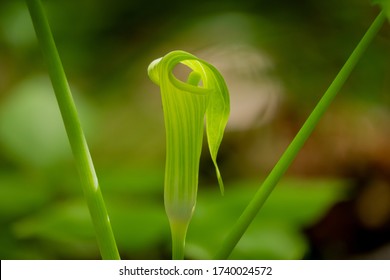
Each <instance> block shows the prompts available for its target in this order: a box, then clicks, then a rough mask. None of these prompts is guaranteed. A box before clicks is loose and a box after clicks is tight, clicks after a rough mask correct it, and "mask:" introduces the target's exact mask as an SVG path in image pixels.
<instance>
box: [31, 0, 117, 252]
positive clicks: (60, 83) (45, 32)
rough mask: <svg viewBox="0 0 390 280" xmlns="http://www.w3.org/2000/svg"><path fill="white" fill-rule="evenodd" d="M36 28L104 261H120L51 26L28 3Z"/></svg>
mask: <svg viewBox="0 0 390 280" xmlns="http://www.w3.org/2000/svg"><path fill="white" fill-rule="evenodd" d="M26 2H27V6H28V9H29V11H30V15H31V19H32V22H33V24H34V28H35V32H36V34H37V38H38V41H39V44H40V46H41V49H42V52H43V56H44V59H45V60H46V63H47V64H48V70H49V75H50V79H51V82H52V85H53V88H54V92H55V95H56V98H57V102H58V105H59V108H60V111H61V115H62V119H63V121H64V125H65V129H66V132H67V134H68V139H69V142H70V146H71V148H72V152H73V156H74V157H75V161H76V165H77V168H78V171H79V174H80V177H81V183H82V187H83V191H84V195H85V198H86V201H87V204H88V207H89V211H90V215H91V218H92V222H93V225H94V227H95V231H96V234H97V241H98V245H99V249H100V253H101V255H102V258H103V259H120V257H119V253H118V249H117V247H116V243H115V238H114V234H113V232H112V229H111V224H110V220H109V217H108V213H107V210H106V207H105V204H104V200H103V196H102V194H101V191H100V188H99V183H98V180H97V176H96V173H95V169H94V166H93V162H92V159H91V156H90V153H89V150H88V146H87V142H86V140H85V137H84V133H83V130H82V128H81V124H80V120H79V117H78V114H77V110H76V106H75V104H74V101H73V98H72V94H71V92H70V89H69V85H68V82H67V79H66V76H65V72H64V69H63V67H62V63H61V60H60V57H59V55H58V52H57V48H56V46H55V43H54V39H53V36H52V34H51V31H50V26H49V23H48V21H47V19H46V16H45V13H44V10H43V7H42V4H41V2H40V0H26Z"/></svg>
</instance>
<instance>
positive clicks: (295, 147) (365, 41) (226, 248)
mask: <svg viewBox="0 0 390 280" xmlns="http://www.w3.org/2000/svg"><path fill="white" fill-rule="evenodd" d="M385 19H386V17H385V15H384V13H383V12H382V13H380V14H379V15H378V17H377V18H376V19H375V21H374V22H373V23H372V25H371V26H370V28H369V29H368V30H367V32H366V34H365V35H364V36H363V38H362V39H361V41H360V42H359V44H358V45H357V47H356V48H355V50H354V51H353V52H352V54H351V56H350V57H349V58H348V60H347V62H346V63H345V64H344V66H343V67H342V68H341V70H340V72H339V73H338V75H337V76H336V78H335V79H334V80H333V82H332V84H331V85H330V86H329V88H328V90H327V91H326V92H325V94H324V95H323V97H322V98H321V100H320V101H319V103H318V104H317V106H316V107H315V108H314V110H313V112H312V113H311V114H310V116H309V117H308V119H307V120H306V122H305V123H304V124H303V126H302V128H301V129H300V131H299V132H298V134H297V135H296V136H295V138H294V140H293V141H292V142H291V144H290V145H289V146H288V148H287V149H286V151H285V152H284V154H283V155H282V157H281V158H280V160H279V161H278V162H277V164H276V165H275V167H274V168H273V170H272V171H271V173H270V174H269V175H268V177H267V178H266V179H265V181H264V182H263V184H262V186H261V187H260V188H259V189H258V191H257V192H256V194H255V196H254V198H253V199H252V201H251V202H250V203H249V204H248V206H247V207H246V209H245V210H244V212H243V213H242V214H241V216H240V218H239V219H238V221H237V223H236V224H235V226H234V227H233V229H232V230H231V232H230V233H229V234H228V236H227V238H226V239H225V241H224V243H223V247H222V248H221V250H220V251H219V252H218V253H217V255H216V256H215V259H226V258H228V257H229V255H230V254H231V252H232V251H233V249H234V247H235V246H236V244H237V243H238V241H239V240H240V239H241V237H242V235H243V234H244V233H245V231H246V230H247V228H248V226H249V225H250V224H251V222H252V221H253V219H254V218H255V216H256V215H257V213H258V212H259V210H260V208H261V207H262V206H263V204H264V202H265V201H266V199H267V198H268V196H269V195H270V194H271V192H272V190H273V189H274V188H275V186H276V184H277V183H278V182H279V180H280V179H281V178H282V176H283V174H284V173H285V172H286V171H287V169H288V168H289V166H290V165H291V163H292V162H293V161H294V159H295V157H296V156H297V154H298V152H299V151H300V149H301V148H302V147H303V145H304V143H305V142H306V140H307V139H308V138H309V136H310V134H311V133H312V132H313V130H314V128H315V126H316V125H317V124H318V122H319V121H320V119H321V117H322V115H323V114H324V113H325V112H326V110H327V109H328V107H329V105H330V104H331V102H332V100H333V99H334V97H335V96H336V95H337V93H338V92H339V90H340V89H341V87H342V86H343V85H344V83H345V81H346V80H347V78H348V77H349V75H350V73H351V71H352V70H353V68H354V67H355V65H356V64H357V62H358V61H359V59H360V57H361V56H362V55H363V53H364V51H365V50H366V49H367V47H368V46H369V44H370V43H371V41H372V40H373V38H374V37H375V35H376V34H377V33H378V31H379V29H380V28H381V26H382V25H383V23H384V21H385Z"/></svg>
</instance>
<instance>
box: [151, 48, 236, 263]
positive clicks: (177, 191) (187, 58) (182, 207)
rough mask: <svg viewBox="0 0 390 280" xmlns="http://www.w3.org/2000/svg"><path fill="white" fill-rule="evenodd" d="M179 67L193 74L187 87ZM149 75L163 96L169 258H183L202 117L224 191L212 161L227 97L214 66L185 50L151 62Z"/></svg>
mask: <svg viewBox="0 0 390 280" xmlns="http://www.w3.org/2000/svg"><path fill="white" fill-rule="evenodd" d="M179 63H182V64H184V65H186V66H188V67H189V68H190V69H191V70H192V72H191V73H190V74H189V76H188V78H187V81H186V82H183V81H181V80H179V79H178V78H177V77H176V76H175V75H174V74H173V69H174V68H175V66H177V65H178V64H179ZM148 74H149V77H150V79H151V80H152V81H153V82H154V83H155V84H157V85H159V86H160V91H161V97H162V105H163V110H164V119H165V128H166V166H165V182H164V204H165V210H166V213H167V215H168V219H169V223H170V227H171V233H172V248H173V249H172V252H173V258H174V259H182V258H183V257H184V243H185V236H186V232H187V228H188V225H189V222H190V220H191V218H192V214H193V211H194V208H195V203H196V196H197V191H198V173H199V160H200V154H201V150H202V140H203V131H204V123H205V121H204V119H205V117H206V134H207V141H208V146H209V150H210V154H211V158H212V160H213V162H214V165H215V170H216V174H217V178H218V182H219V186H220V189H221V192H222V193H223V192H224V187H223V183H222V179H221V175H220V172H219V169H218V165H217V161H216V160H217V153H218V149H219V146H220V143H221V141H222V137H223V133H224V130H225V127H226V124H227V120H228V117H229V111H230V102H229V93H228V90H227V87H226V84H225V81H224V79H223V77H222V76H221V74H220V73H219V72H218V71H217V69H216V68H215V67H213V66H212V65H210V64H209V63H207V62H205V61H203V60H201V59H198V58H197V57H195V56H193V55H191V54H189V53H187V52H184V51H173V52H170V53H168V54H167V55H166V56H164V57H162V58H159V59H156V60H154V61H153V62H152V63H151V64H150V65H149V68H148Z"/></svg>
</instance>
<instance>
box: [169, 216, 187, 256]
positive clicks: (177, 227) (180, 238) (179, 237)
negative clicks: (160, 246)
mask: <svg viewBox="0 0 390 280" xmlns="http://www.w3.org/2000/svg"><path fill="white" fill-rule="evenodd" d="M187 228H188V223H171V233H172V259H173V260H183V259H184V249H185V241H186V235H187Z"/></svg>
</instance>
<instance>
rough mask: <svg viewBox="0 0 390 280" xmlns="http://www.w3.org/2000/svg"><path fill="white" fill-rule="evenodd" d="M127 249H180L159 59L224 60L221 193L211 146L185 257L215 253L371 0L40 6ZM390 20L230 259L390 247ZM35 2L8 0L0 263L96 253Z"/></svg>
mask: <svg viewBox="0 0 390 280" xmlns="http://www.w3.org/2000/svg"><path fill="white" fill-rule="evenodd" d="M42 2H43V4H44V7H45V10H46V13H47V16H48V18H49V21H50V24H51V27H52V31H53V34H54V37H55V40H56V43H57V47H58V50H59V53H60V56H61V58H62V61H63V65H64V68H65V71H66V73H67V77H68V79H69V82H70V86H71V89H72V92H73V94H74V97H75V100H76V105H77V107H78V110H79V113H80V115H81V120H82V124H83V127H84V129H85V132H86V136H87V140H88V143H89V145H90V149H91V154H92V157H93V159H94V163H95V167H96V170H97V174H98V177H99V180H100V185H101V188H102V192H103V195H104V197H105V200H106V204H107V207H108V211H109V213H110V216H111V222H112V226H113V230H114V233H115V236H116V238H117V243H118V247H119V250H120V254H121V256H122V258H123V259H169V258H170V232H169V226H168V222H167V219H166V217H165V213H164V207H163V177H164V160H165V159H164V158H165V151H164V146H165V132H164V124H163V113H162V108H161V100H160V95H159V89H158V87H157V86H155V85H154V84H152V83H151V82H150V81H149V80H148V77H147V72H146V69H147V66H148V65H149V63H150V62H151V61H152V60H154V59H155V58H158V57H161V56H163V55H164V54H166V53H167V52H169V51H171V50H176V49H182V50H186V51H189V52H191V53H193V54H195V55H196V56H198V57H200V58H202V59H204V60H207V61H209V62H210V63H212V64H214V65H215V66H216V67H217V68H218V69H219V70H220V72H221V73H222V74H223V75H224V77H225V79H226V83H227V85H228V87H229V89H230V93H231V103H232V104H231V111H232V113H231V118H230V121H229V124H228V128H227V131H226V135H225V138H224V141H223V142H222V146H221V150H220V154H219V163H220V167H221V172H222V175H223V177H224V181H225V184H226V194H225V196H224V197H222V196H221V195H220V194H219V190H218V187H217V181H216V178H215V175H214V168H213V166H212V163H211V160H210V157H209V154H208V151H207V147H206V146H205V147H204V152H203V154H202V158H201V166H200V183H199V198H198V204H197V208H196V210H195V214H194V218H193V221H192V223H191V225H190V228H189V233H188V238H187V249H186V258H188V259H208V258H211V257H212V256H213V254H214V253H215V251H216V250H218V248H219V247H220V246H222V240H223V238H224V236H225V234H226V233H227V232H228V230H229V229H230V228H231V227H232V225H233V224H234V222H235V220H236V219H237V218H238V216H239V215H240V213H241V211H242V210H243V209H244V207H245V205H246V204H247V203H248V201H250V199H251V197H252V196H253V194H254V192H255V191H256V189H257V188H258V187H259V186H260V185H261V182H262V180H263V179H264V177H265V176H266V175H267V174H268V172H269V171H270V170H271V169H272V167H273V166H274V164H275V163H276V161H277V160H278V158H279V157H280V155H281V154H282V152H283V151H284V149H285V148H286V147H287V145H288V143H289V142H290V141H291V140H292V138H293V137H294V135H295V134H296V133H297V131H298V129H299V128H300V127H301V125H302V123H303V122H304V120H305V119H306V117H307V116H308V114H309V113H310V111H311V110H312V109H313V108H314V106H315V104H316V102H317V101H318V100H319V98H320V97H321V95H322V94H323V93H324V91H325V90H326V88H327V87H328V85H329V84H330V82H331V81H332V80H333V78H334V77H335V75H336V74H337V72H338V70H339V69H340V67H341V66H342V65H343V63H344V62H345V60H346V59H347V57H348V56H349V54H350V53H351V51H352V50H353V48H354V47H355V46H356V44H357V42H358V41H359V40H360V38H361V37H362V35H363V34H364V32H365V31H366V29H367V28H368V26H369V25H370V24H371V22H372V21H373V19H374V18H375V17H376V15H377V14H378V13H379V9H378V7H375V6H373V5H371V3H370V1H369V0H342V1H340V0H329V1H316V0H299V1H287V0H281V1H271V0H258V1H251V0H241V1H236V0H223V1H218V0H207V1H206V0H197V1H191V0H188V1H177V0H173V1H158V0H143V1H138V0H130V1H120V0H112V1H93V0H78V1H76V0H52V1H45V0H43V1H42ZM389 62H390V28H389V24H388V23H386V24H385V26H384V27H383V28H382V30H381V32H380V33H379V35H378V36H377V37H376V39H375V40H374V42H373V43H372V45H371V46H370V48H369V49H368V50H367V52H366V53H365V55H364V57H363V58H362V59H361V61H360V62H359V64H358V65H357V68H356V69H355V70H354V72H353V74H352V76H351V77H350V79H349V80H348V82H347V84H346V85H345V86H344V87H343V89H342V91H341V92H340V94H339V96H338V97H337V98H336V100H335V101H334V103H333V105H332V106H331V108H330V109H329V111H328V112H327V113H326V115H325V116H324V118H323V120H322V121H321V123H320V124H319V126H318V127H317V129H316V130H315V132H314V134H313V135H312V137H311V138H310V139H309V141H308V142H307V144H306V145H305V147H304V148H303V150H302V151H301V152H300V154H299V156H298V158H297V159H296V161H295V162H294V164H293V165H292V166H291V168H290V169H289V171H288V172H287V174H286V176H285V177H284V179H283V180H282V181H281V182H280V184H279V185H278V186H277V188H276V189H275V191H274V192H273V193H272V195H271V196H270V198H269V200H268V201H267V203H266V204H265V206H264V208H263V209H262V211H261V212H260V213H259V215H258V216H257V218H256V220H255V221H254V222H253V224H252V225H251V226H250V228H249V229H248V231H247V233H246V234H245V235H244V237H243V239H242V240H241V241H240V243H239V244H238V246H237V248H236V250H235V251H234V253H233V254H232V256H231V258H233V259H390V145H389V139H390V126H389V120H390V109H389V105H390V94H389V91H390V63H389ZM88 215H89V214H88V210H87V208H86V205H85V202H84V200H83V194H82V191H81V187H80V181H79V177H78V174H77V171H76V169H75V164H74V161H73V159H72V155H71V152H70V148H69V144H68V142H67V138H66V134H65V131H64V128H63V124H62V122H61V118H60V115H59V111H58V107H57V104H56V101H55V98H54V94H53V91H52V88H51V84H50V80H49V78H48V74H47V69H46V66H45V63H44V62H43V59H42V55H41V51H40V49H39V47H38V44H37V40H36V38H35V34H34V30H33V27H32V23H31V20H30V18H29V14H28V11H27V8H26V6H25V3H24V1H10V0H2V1H1V2H0V258H1V259H99V258H100V256H99V252H98V248H97V245H96V240H95V235H94V232H93V229H92V226H91V222H90V219H89V216H88Z"/></svg>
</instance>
